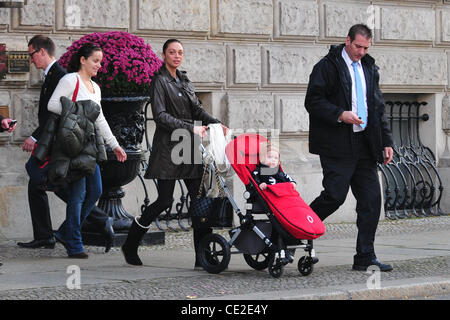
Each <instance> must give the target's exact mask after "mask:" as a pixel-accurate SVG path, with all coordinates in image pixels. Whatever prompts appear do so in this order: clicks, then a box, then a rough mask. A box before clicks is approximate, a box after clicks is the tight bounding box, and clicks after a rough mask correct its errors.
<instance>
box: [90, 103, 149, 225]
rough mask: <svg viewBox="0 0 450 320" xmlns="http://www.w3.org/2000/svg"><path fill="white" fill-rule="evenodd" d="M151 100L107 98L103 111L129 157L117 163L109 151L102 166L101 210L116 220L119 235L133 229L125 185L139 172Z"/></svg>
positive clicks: (114, 223)
mask: <svg viewBox="0 0 450 320" xmlns="http://www.w3.org/2000/svg"><path fill="white" fill-rule="evenodd" d="M149 100H150V97H148V96H141V97H111V98H108V97H105V98H103V99H102V101H101V103H102V110H103V113H104V115H105V118H106V121H108V124H109V126H110V128H111V130H112V132H113V134H114V136H115V137H116V138H117V141H118V142H119V144H120V146H121V147H122V148H123V149H124V151H125V152H126V154H127V160H126V161H125V162H123V163H121V162H119V161H117V160H116V157H115V155H114V152H113V151H112V150H111V149H110V148H107V155H108V160H107V161H106V162H105V163H103V164H101V165H100V169H101V175H102V183H103V193H102V195H101V197H100V200H99V202H98V207H99V208H100V209H102V210H103V211H105V212H106V213H107V214H108V215H109V216H110V217H112V218H113V228H114V231H115V232H117V231H118V232H121V231H126V230H128V229H129V227H130V225H131V223H132V221H133V219H134V216H133V215H131V214H129V213H128V212H127V211H126V210H125V208H124V207H123V206H122V198H123V197H124V196H125V192H124V191H123V189H122V186H124V185H126V184H128V183H130V182H131V181H133V180H134V179H135V178H136V176H137V174H138V172H139V167H140V163H141V161H142V160H143V159H144V152H143V150H142V149H141V143H142V138H143V136H144V122H145V118H144V116H143V110H144V106H145V105H146V103H148V101H149Z"/></svg>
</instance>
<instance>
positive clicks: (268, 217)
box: [197, 134, 325, 278]
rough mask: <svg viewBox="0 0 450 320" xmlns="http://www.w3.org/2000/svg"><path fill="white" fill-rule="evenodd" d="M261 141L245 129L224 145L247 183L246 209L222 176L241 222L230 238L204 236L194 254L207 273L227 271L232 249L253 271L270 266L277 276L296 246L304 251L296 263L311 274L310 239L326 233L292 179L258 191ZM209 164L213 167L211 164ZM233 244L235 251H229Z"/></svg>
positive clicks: (229, 158)
mask: <svg viewBox="0 0 450 320" xmlns="http://www.w3.org/2000/svg"><path fill="white" fill-rule="evenodd" d="M264 142H267V139H266V138H264V137H262V136H260V135H257V134H243V135H240V136H238V137H237V138H235V139H234V140H232V141H231V142H230V143H228V145H227V146H226V150H225V152H226V156H227V158H228V160H229V162H230V163H231V165H232V167H233V169H234V171H235V172H236V173H237V175H238V176H239V178H240V179H241V180H242V182H243V183H244V185H245V187H246V191H245V192H244V199H246V201H247V204H246V212H245V214H243V213H242V212H241V210H240V209H239V207H238V206H237V205H236V203H235V201H234V199H233V196H232V195H231V192H230V190H229V189H228V187H227V186H226V185H225V183H224V180H223V179H220V182H221V184H222V187H223V189H224V191H225V194H226V196H227V198H228V200H229V201H230V203H231V205H232V207H233V209H234V211H235V212H236V214H237V215H238V217H239V219H240V224H241V225H240V226H239V227H236V228H233V229H231V230H230V231H229V234H230V237H231V240H230V241H227V240H226V239H225V238H224V237H222V236H221V235H219V234H215V233H212V234H210V235H208V236H206V237H205V238H203V239H202V241H201V242H200V245H199V248H198V252H197V255H198V257H199V258H200V263H201V265H202V267H203V268H204V269H205V270H206V271H207V272H209V273H220V272H222V271H223V270H225V269H226V268H227V267H228V264H229V262H230V258H231V254H232V253H243V255H244V259H245V261H246V262H247V264H248V265H249V266H250V267H252V268H254V269H256V270H264V269H265V268H268V270H269V273H270V275H272V276H273V277H275V278H278V277H280V276H281V275H282V273H283V268H284V266H285V265H287V264H288V263H292V262H293V261H294V252H295V249H297V248H302V249H304V251H305V252H306V253H307V254H306V255H305V256H302V257H301V258H300V259H299V261H298V265H297V266H298V270H299V272H300V273H301V274H302V275H305V276H306V275H309V274H310V273H311V272H312V271H313V265H314V264H315V263H316V262H317V261H318V259H317V258H316V256H315V251H314V249H313V241H312V240H313V239H316V238H318V237H320V236H322V235H323V234H324V233H325V226H324V224H323V223H322V221H321V220H320V219H319V218H318V217H317V215H316V214H315V213H314V212H313V211H312V209H311V208H310V207H309V206H308V205H307V204H306V203H305V202H304V201H303V200H302V198H301V197H300V195H299V193H298V192H297V191H296V190H295V189H294V188H293V186H292V184H291V183H277V184H274V185H271V186H268V188H267V189H266V190H264V191H262V190H261V189H259V186H258V184H257V183H256V182H255V180H254V178H253V176H252V172H253V170H254V169H255V167H256V165H257V164H258V162H259V151H260V150H259V147H260V144H261V143H264ZM209 165H210V166H214V164H213V163H210V164H209ZM212 169H214V167H212ZM257 214H264V218H265V219H263V220H256V219H255V215H257ZM233 246H234V247H235V248H236V249H237V250H238V251H237V252H232V251H231V248H232V247H233Z"/></svg>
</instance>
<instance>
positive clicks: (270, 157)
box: [261, 150, 280, 168]
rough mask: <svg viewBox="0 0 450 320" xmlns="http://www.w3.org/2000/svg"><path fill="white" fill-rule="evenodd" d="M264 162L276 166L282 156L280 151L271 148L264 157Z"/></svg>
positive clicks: (271, 166)
mask: <svg viewBox="0 0 450 320" xmlns="http://www.w3.org/2000/svg"><path fill="white" fill-rule="evenodd" d="M261 162H262V164H264V165H266V166H268V167H269V168H276V167H277V166H278V164H279V163H280V156H279V155H278V152H276V151H272V150H269V151H267V155H266V157H265V158H264V159H262V161H261Z"/></svg>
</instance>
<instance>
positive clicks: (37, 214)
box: [28, 182, 108, 240]
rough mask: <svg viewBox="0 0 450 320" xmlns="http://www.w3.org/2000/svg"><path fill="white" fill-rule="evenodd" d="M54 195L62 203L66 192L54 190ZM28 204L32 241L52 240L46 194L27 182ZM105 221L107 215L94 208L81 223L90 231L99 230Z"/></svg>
mask: <svg viewBox="0 0 450 320" xmlns="http://www.w3.org/2000/svg"><path fill="white" fill-rule="evenodd" d="M55 194H56V195H57V196H58V198H60V199H61V200H62V201H64V202H66V199H67V190H66V189H65V188H59V189H57V190H55ZM28 204H29V206H30V213H31V223H32V225H33V237H34V239H35V240H45V239H50V238H53V229H52V221H51V217H50V207H49V204H48V196H47V192H46V191H43V190H42V189H41V188H40V187H39V186H37V185H35V184H33V183H31V182H28ZM107 219H108V215H107V214H106V213H105V212H104V211H103V210H101V209H100V208H98V207H94V209H92V211H91V213H90V214H89V215H88V216H87V218H86V220H85V222H84V223H83V229H85V227H86V226H89V229H90V230H92V231H94V229H96V230H101V229H102V228H103V227H104V226H105V224H106V220H107Z"/></svg>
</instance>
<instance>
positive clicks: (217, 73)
mask: <svg viewBox="0 0 450 320" xmlns="http://www.w3.org/2000/svg"><path fill="white" fill-rule="evenodd" d="M184 51H185V57H184V60H183V65H182V67H181V70H186V71H187V72H188V73H187V76H188V77H189V79H190V80H191V81H192V82H200V83H218V84H223V83H225V81H226V53H225V48H224V47H223V46H220V45H212V44H204V43H202V44H198V43H184Z"/></svg>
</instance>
